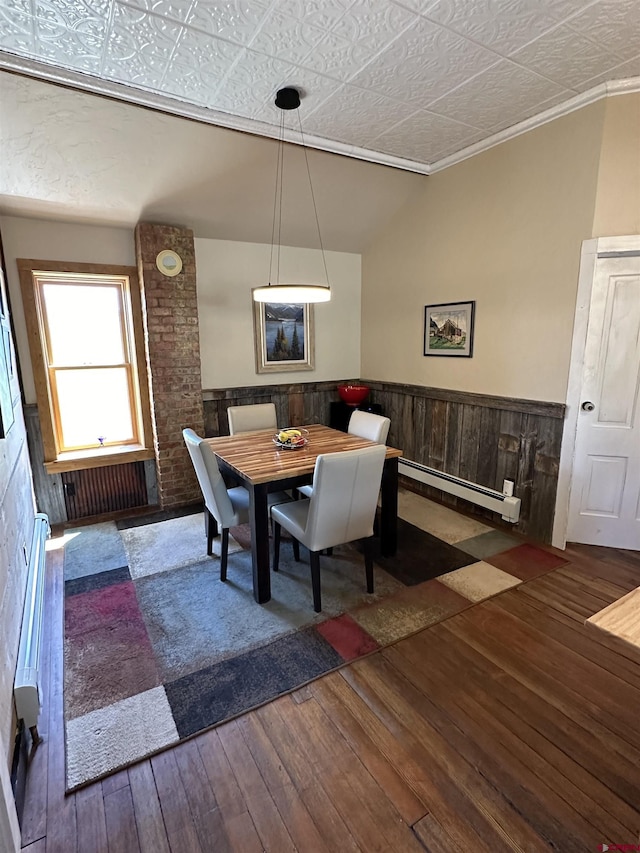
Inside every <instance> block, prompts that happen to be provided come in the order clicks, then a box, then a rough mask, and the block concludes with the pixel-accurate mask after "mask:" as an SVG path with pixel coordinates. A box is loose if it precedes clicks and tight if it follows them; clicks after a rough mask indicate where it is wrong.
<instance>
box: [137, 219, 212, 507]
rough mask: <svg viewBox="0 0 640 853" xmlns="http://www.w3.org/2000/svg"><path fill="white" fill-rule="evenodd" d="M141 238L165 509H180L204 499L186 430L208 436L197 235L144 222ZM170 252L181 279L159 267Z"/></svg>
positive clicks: (152, 392) (140, 226)
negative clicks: (175, 256)
mask: <svg viewBox="0 0 640 853" xmlns="http://www.w3.org/2000/svg"><path fill="white" fill-rule="evenodd" d="M135 237H136V257H137V261H138V274H139V276H140V285H141V288H142V307H143V315H144V325H145V342H146V348H147V368H148V372H149V391H150V395H151V409H152V418H153V438H154V446H155V453H156V470H157V477H158V494H159V499H160V506H162V507H171V506H180V505H183V504H188V503H192V502H194V501H197V500H199V499H201V497H202V495H201V492H200V488H199V486H198V482H197V480H196V477H195V474H194V471H193V466H192V464H191V459H190V458H189V454H188V452H187V449H186V447H185V444H184V441H183V438H182V430H183V429H184V428H185V427H191V428H192V429H194V430H195V431H196V432H197V433H199V435H204V413H203V406H202V381H201V375H200V338H199V333H198V303H197V299H196V262H195V251H194V245H193V232H192V231H189V230H187V229H185V228H180V227H177V226H172V225H154V224H151V223H146V222H141V223H138V225H137V226H136V230H135ZM164 249H172V250H173V251H174V252H177V253H178V255H180V257H181V258H182V271H181V272H180V273H179V274H178V275H176V276H173V277H169V276H166V275H163V274H162V273H161V272H160V271H159V270H158V268H157V267H156V256H157V255H158V252H161V251H163V250H164Z"/></svg>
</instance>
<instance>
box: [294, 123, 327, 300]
mask: <svg viewBox="0 0 640 853" xmlns="http://www.w3.org/2000/svg"><path fill="white" fill-rule="evenodd" d="M298 126H299V128H300V139H301V140H302V150H303V151H304V160H305V163H306V164H307V178H308V180H309V189H310V191H311V201H312V202H313V212H314V214H315V217H316V228H317V229H318V242H319V243H320V252H321V253H322V263H323V265H324V275H325V279H326V281H327V287H329V271H328V270H327V259H326V258H325V255H324V246H323V245H322V234H321V233H320V220H319V219H318V208H317V207H316V197H315V195H314V193H313V184H312V183H311V169H310V168H309V157H308V154H307V146H306V145H305V144H304V133H303V132H302V119H301V118H300V112H299V110H298Z"/></svg>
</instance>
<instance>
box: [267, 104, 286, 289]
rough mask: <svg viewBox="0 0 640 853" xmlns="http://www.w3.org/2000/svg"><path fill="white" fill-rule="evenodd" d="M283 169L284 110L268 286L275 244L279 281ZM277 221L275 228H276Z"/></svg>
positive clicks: (274, 201) (277, 161)
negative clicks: (276, 247)
mask: <svg viewBox="0 0 640 853" xmlns="http://www.w3.org/2000/svg"><path fill="white" fill-rule="evenodd" d="M283 169H284V112H281V114H280V138H279V140H278V155H277V158H276V187H275V192H274V194H273V224H272V226H271V255H270V257H269V287H270V286H271V274H272V272H273V252H274V247H275V246H276V238H277V246H278V252H277V255H276V279H275V280H276V282H278V281H280V234H281V232H282V179H283ZM276 222H277V224H278V225H277V230H276Z"/></svg>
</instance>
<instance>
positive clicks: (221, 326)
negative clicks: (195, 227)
mask: <svg viewBox="0 0 640 853" xmlns="http://www.w3.org/2000/svg"><path fill="white" fill-rule="evenodd" d="M195 248H196V267H197V270H198V315H199V318H200V351H201V354H202V387H203V388H233V387H237V386H243V385H273V384H277V383H279V382H321V381H325V380H331V379H340V378H350V377H355V376H359V374H360V275H361V269H360V255H354V254H348V253H343V252H326V253H325V255H326V260H327V268H328V272H329V282H330V284H331V288H332V299H331V301H330V302H327V303H324V304H319V305H316V306H315V307H314V319H315V365H316V367H315V370H313V371H294V372H291V373H261V374H258V373H256V368H255V355H254V346H253V341H254V332H253V303H252V300H251V288H253V287H258V286H259V285H262V284H267V279H268V272H269V254H270V246H268V245H265V244H261V243H236V242H230V241H226V240H203V239H196V241H195ZM280 273H281V274H280V281H281V282H282V283H287V282H293V281H296V280H297V281H301V282H306V283H308V282H313V281H316V282H320V283H322V284H324V282H325V281H326V279H325V274H324V268H323V265H322V255H321V253H320V251H319V250H317V249H315V250H314V249H293V248H286V247H283V250H282V256H281V261H280Z"/></svg>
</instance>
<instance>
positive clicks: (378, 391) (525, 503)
mask: <svg viewBox="0 0 640 853" xmlns="http://www.w3.org/2000/svg"><path fill="white" fill-rule="evenodd" d="M339 381H340V382H343V381H351V382H358V381H362V382H365V383H366V384H367V385H369V386H370V387H371V394H370V396H369V401H368V402H371V403H377V404H379V405H381V406H382V409H383V411H384V414H385V415H387V416H388V417H390V418H391V429H390V432H389V438H388V442H389V444H390V445H393V446H394V447H400V448H402V450H403V455H404V457H405V458H406V459H411V460H413V461H414V462H419V463H421V464H423V465H429V466H431V467H433V468H437V469H438V470H440V471H445V472H446V473H448V474H453V475H455V476H458V477H463V478H464V479H465V480H470V481H471V482H474V483H479V484H480V485H482V486H487V487H489V488H491V489H497V490H498V491H502V484H503V480H505V479H509V480H513V481H514V484H515V485H514V491H515V494H516V495H517V496H518V497H519V498H520V499H521V500H522V507H521V513H520V521H519V522H518V524H517V525H516V526H515V528H514V526H513V525H508V524H506V522H505V527H506V528H508V529H510V530H513V529H515V530H516V531H517V532H519V533H523V534H525V535H527V536H530V537H532V538H534V539H537V540H539V541H541V542H547V543H549V542H551V534H552V528H553V515H554V508H555V500H556V490H557V483H558V469H559V463H560V443H561V440H562V429H563V425H564V409H565V407H564V405H563V404H562V403H548V402H543V401H542V402H541V401H536V400H519V399H514V398H510V397H493V396H488V395H482V394H470V393H465V392H461V391H453V390H449V389H446V388H427V387H423V386H420V385H402V384H395V383H389V382H375V381H373V380H368V379H362V380H360V379H350V380H336V381H334V382H309V383H304V384H295V385H294V384H291V385H286V384H282V385H262V386H247V387H244V388H226V389H214V390H207V391H204V392H203V401H204V416H205V429H206V434H207V436H214V435H227V434H228V432H229V427H228V421H227V408H228V407H229V406H236V405H243V404H248V403H264V402H268V401H272V402H274V403H275V405H276V409H277V412H278V423H279V424H281V425H283V426H284V425H304V424H310V423H324V424H328V423H329V415H330V404H331V403H332V402H336V401H337V400H338V399H339V397H338V392H337V385H338V382H339ZM407 485H408V486H410V488H414V489H416V490H419V491H421V492H422V493H424V494H426V495H428V496H430V497H434V498H437V499H439V500H442V501H443V502H444V503H447V504H450V505H451V506H457V507H458V508H459V509H464V510H466V511H469V512H472V513H474V514H477V515H481V516H485V517H490V518H491V520H492V522H494V523H500V519H499V518H498V516H496V515H495V514H494V513H489V511H488V510H484V509H481V508H479V507H475V506H473V505H471V504H468V503H466V502H465V501H462V500H461V499H459V498H454V497H452V496H450V495H447V494H444V493H442V492H440V491H438V490H437V489H431V488H429V487H427V486H422V485H419V484H416V483H414V482H413V481H411V482H409V481H407Z"/></svg>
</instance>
